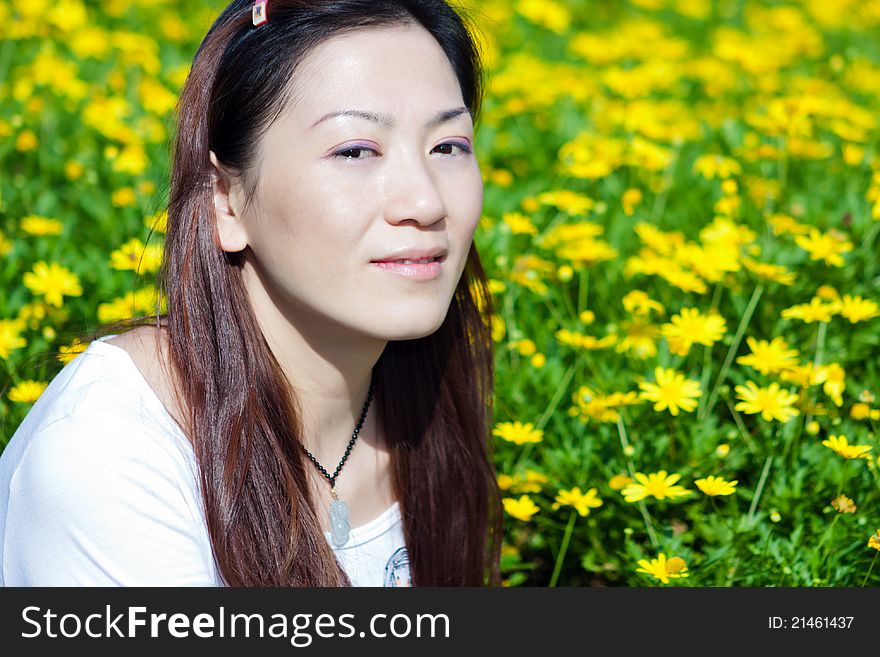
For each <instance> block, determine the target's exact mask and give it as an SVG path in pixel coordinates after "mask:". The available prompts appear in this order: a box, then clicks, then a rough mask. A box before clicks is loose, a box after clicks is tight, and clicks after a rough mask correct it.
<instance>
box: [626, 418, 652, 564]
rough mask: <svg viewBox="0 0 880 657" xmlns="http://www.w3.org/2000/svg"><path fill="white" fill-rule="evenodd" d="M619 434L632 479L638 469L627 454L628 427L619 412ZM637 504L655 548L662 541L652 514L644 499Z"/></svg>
mask: <svg viewBox="0 0 880 657" xmlns="http://www.w3.org/2000/svg"><path fill="white" fill-rule="evenodd" d="M617 434H618V435H619V436H620V444H621V445H622V446H623V458H624V459H625V460H626V469H627V470H628V471H629V476H630V477H631V478H632V479H635V478H636V469H635V467H634V466H633V463H632V459H630V458H629V457H628V456H627V455H626V448H627V447H629V440H627V437H626V427H625V426H624V424H623V416H622V415H620V414H619V413H618V416H617ZM636 504H637V505H638V507H639V511H640V512H641V514H642V519H643V520H644V521H645V529H646V530H647V531H648V538H650V539H651V545H652V546H653V547H654V548H657V547H658V546H659V545H660V543H659V541H658V540H657V535H656V534H655V533H654V527H653V525H652V524H651V516H650V514H648V507H647V506H645V501H644V500H639V501H638V502H637V503H636Z"/></svg>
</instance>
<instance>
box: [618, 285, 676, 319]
mask: <svg viewBox="0 0 880 657" xmlns="http://www.w3.org/2000/svg"><path fill="white" fill-rule="evenodd" d="M622 301H623V307H624V309H625V310H626V312H628V313H631V314H634V315H648V314H650V312H651V311H652V310H654V311H656V312H657V314H658V315H663V314H664V313H665V312H666V311H665V309H664V308H663V306H662V305H661V304H660V303H658V302H656V301H654V300H653V299H651V298H650V297H649V296H648V295H647V294H645V293H644V292H642V291H641V290H633V291H632V292H627V294H626V295H624V297H623V299H622Z"/></svg>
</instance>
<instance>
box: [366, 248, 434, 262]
mask: <svg viewBox="0 0 880 657" xmlns="http://www.w3.org/2000/svg"><path fill="white" fill-rule="evenodd" d="M444 260H446V250H445V249H441V248H434V249H422V250H415V249H405V250H400V251H397V252H395V253H389V254H388V255H386V256H384V257H381V258H377V259H375V260H371V262H374V263H379V262H394V263H397V264H427V263H430V262H443V261H444Z"/></svg>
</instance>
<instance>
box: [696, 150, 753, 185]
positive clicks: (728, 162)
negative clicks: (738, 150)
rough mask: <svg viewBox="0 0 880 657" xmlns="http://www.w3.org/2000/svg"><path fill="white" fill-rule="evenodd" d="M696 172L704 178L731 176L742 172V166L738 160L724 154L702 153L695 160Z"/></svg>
mask: <svg viewBox="0 0 880 657" xmlns="http://www.w3.org/2000/svg"><path fill="white" fill-rule="evenodd" d="M694 172H695V173H699V174H700V175H702V176H703V177H704V178H706V179H708V180H711V179H713V178H716V177H717V178H730V177H731V176H734V175H739V174H740V173H742V166H741V165H740V163H739V162H737V161H736V160H732V159H730V158H729V157H724V156H722V155H702V156H700V157H698V158H697V160H696V162H694Z"/></svg>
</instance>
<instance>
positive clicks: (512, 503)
mask: <svg viewBox="0 0 880 657" xmlns="http://www.w3.org/2000/svg"><path fill="white" fill-rule="evenodd" d="M501 502H502V504H504V510H505V511H507V513H508V514H510V515H511V516H513V517H514V518H516V519H517V520H522V521H523V522H528V521H529V520H531V519H532V516H533V515H535V514H536V513H537V512H538V511H539V509H538V506H537V505H536V504H535V503H534V502H533V501H532V498H530V497H529V496H528V495H521V496H520V498H519V499H515V498H513V497H505V498H503V499H502V500H501Z"/></svg>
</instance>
